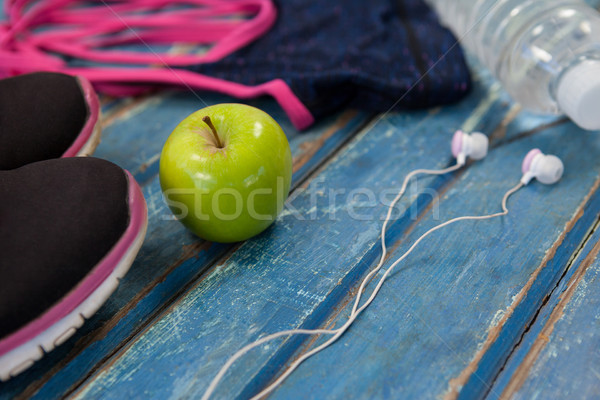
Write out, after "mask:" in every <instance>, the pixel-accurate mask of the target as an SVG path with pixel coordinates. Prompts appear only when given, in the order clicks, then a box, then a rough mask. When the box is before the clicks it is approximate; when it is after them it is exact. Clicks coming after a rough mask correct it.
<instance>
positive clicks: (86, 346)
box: [0, 93, 370, 398]
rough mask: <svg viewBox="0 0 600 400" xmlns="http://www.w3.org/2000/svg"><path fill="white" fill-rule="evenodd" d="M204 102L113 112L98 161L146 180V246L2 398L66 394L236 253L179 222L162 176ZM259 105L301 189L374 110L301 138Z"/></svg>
mask: <svg viewBox="0 0 600 400" xmlns="http://www.w3.org/2000/svg"><path fill="white" fill-rule="evenodd" d="M203 99H204V101H205V102H207V103H217V102H231V101H233V99H231V98H227V97H224V96H218V95H203ZM198 103H199V101H198V99H197V98H196V97H195V96H193V95H191V94H189V93H172V94H163V95H159V96H154V97H148V98H144V99H142V100H141V101H139V102H133V103H132V102H125V103H124V104H123V105H122V107H124V111H122V112H118V111H114V110H112V114H108V115H109V118H108V121H107V124H106V125H107V126H106V128H105V129H104V132H103V140H102V143H101V144H100V146H99V147H98V150H97V152H96V153H95V156H97V157H102V158H106V159H109V160H111V161H113V162H115V163H117V164H119V165H121V166H123V167H124V168H127V169H129V170H131V171H132V173H135V175H136V178H137V179H138V180H140V181H142V182H146V185H144V187H143V193H144V196H145V198H146V201H147V203H148V210H149V227H148V234H147V237H146V241H145V243H144V245H143V247H142V249H141V250H140V253H139V255H138V258H137V259H136V261H135V263H134V264H133V266H132V267H131V270H130V271H129V273H128V274H127V276H126V277H125V278H124V279H123V281H122V282H121V285H120V286H119V288H118V290H117V291H116V292H115V293H114V295H113V296H112V297H111V298H110V299H109V300H108V302H107V303H106V304H105V305H104V306H103V307H102V308H101V309H100V310H99V312H98V313H97V314H96V315H95V316H94V317H93V318H92V319H91V320H90V321H87V323H86V324H84V326H83V327H82V328H81V329H80V331H78V333H76V334H75V335H74V337H73V338H71V339H70V340H69V341H68V342H67V343H65V344H64V345H62V346H60V347H59V348H57V349H56V350H54V351H53V352H51V353H50V354H48V355H47V356H46V357H44V358H43V359H42V360H41V361H40V362H38V363H36V365H34V367H32V368H31V369H30V370H28V371H27V372H25V373H24V374H22V375H20V376H18V377H17V378H15V379H12V380H11V381H9V382H7V383H4V384H0V398H11V397H13V396H15V395H17V394H23V395H26V396H30V395H34V394H35V395H36V396H38V397H39V398H48V397H60V396H61V395H62V394H63V393H64V392H65V390H66V391H68V390H69V388H70V387H72V386H76V385H77V384H78V383H79V382H80V381H81V380H82V379H84V378H85V377H86V376H87V375H88V374H89V373H90V372H91V371H93V370H94V368H95V367H96V365H97V364H98V363H99V362H102V361H103V360H105V359H106V358H108V357H110V356H111V355H112V354H113V353H114V352H115V351H117V350H118V349H119V348H120V347H121V346H122V343H124V342H126V341H127V340H128V339H129V338H130V337H131V336H132V335H135V334H136V333H137V332H138V330H140V329H141V328H142V327H143V326H144V325H145V324H146V323H147V322H148V321H149V320H150V319H152V316H153V315H154V314H155V313H157V312H159V311H160V310H161V309H163V308H166V307H168V305H169V302H170V300H171V299H172V298H174V297H176V296H177V295H178V293H180V292H181V291H182V290H185V288H186V287H187V285H189V283H190V282H192V281H194V280H195V279H196V278H197V277H198V276H199V275H200V274H201V273H202V271H203V270H204V269H206V268H208V267H209V266H211V265H212V264H213V263H214V262H215V260H217V259H219V257H221V256H222V255H223V254H225V253H226V252H227V251H229V250H230V249H231V248H232V246H229V245H219V244H211V243H207V242H204V241H201V240H199V239H198V238H197V237H195V236H193V235H192V234H190V233H188V232H187V231H186V230H185V229H184V228H183V226H181V224H179V223H178V222H176V221H173V220H172V219H171V216H170V215H171V214H170V212H169V210H168V208H167V207H166V205H165V204H164V201H163V199H162V193H161V190H160V185H159V183H158V179H157V173H158V157H157V155H158V154H159V152H160V150H161V148H162V145H163V144H164V142H165V140H166V138H167V137H168V135H169V134H170V132H171V130H172V129H173V128H174V127H175V125H176V124H177V123H178V122H179V121H180V120H181V119H183V118H185V117H186V116H187V115H189V114H190V113H191V112H193V111H195V110H196V109H198V108H199V107H201V106H202V105H199V104H198ZM251 104H254V105H256V106H258V107H260V108H262V109H264V110H266V111H267V112H269V113H270V114H271V115H273V117H274V118H275V119H276V120H278V122H280V123H281V125H282V127H283V128H284V130H285V132H286V134H287V135H288V138H289V141H290V146H291V148H292V154H293V156H294V167H295V168H294V170H295V173H294V176H293V185H294V187H295V186H297V185H298V184H299V182H301V181H302V180H303V179H304V178H305V177H306V175H307V174H308V173H310V171H312V170H313V169H314V168H316V167H317V166H318V165H320V164H321V163H322V162H323V161H324V160H325V159H326V158H327V156H328V155H329V154H331V153H333V152H335V151H336V150H337V149H338V148H339V147H341V146H343V145H344V143H346V141H347V140H348V138H350V137H352V135H353V134H354V133H355V132H356V131H357V130H358V129H359V128H360V127H361V126H362V125H363V124H364V123H365V122H366V121H367V120H368V119H369V118H370V115H369V114H368V113H359V112H355V111H346V112H342V113H341V114H338V115H334V116H332V117H330V118H327V119H325V120H323V121H321V122H320V123H319V124H317V125H316V126H315V127H313V128H312V129H311V130H310V131H308V132H305V133H300V132H298V131H296V130H295V129H294V128H293V127H291V124H290V123H289V122H288V121H287V118H286V117H285V116H284V114H283V112H282V111H281V110H279V108H278V106H277V105H276V103H275V102H274V101H271V100H266V99H262V100H259V101H256V102H251Z"/></svg>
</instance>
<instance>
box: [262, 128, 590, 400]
mask: <svg viewBox="0 0 600 400" xmlns="http://www.w3.org/2000/svg"><path fill="white" fill-rule="evenodd" d="M574 131H576V129H575V128H574V127H572V126H571V125H565V126H561V127H559V128H555V129H552V130H548V131H545V132H541V133H538V134H537V135H536V136H535V137H534V138H525V139H523V140H520V141H517V142H513V143H511V144H508V145H506V146H501V147H497V148H495V149H494V150H493V151H492V152H491V153H490V155H489V156H488V159H486V161H485V162H481V163H477V164H474V165H473V166H472V167H471V168H470V169H469V171H468V172H467V173H465V174H464V175H463V176H461V177H460V178H459V180H458V182H457V183H456V184H455V185H453V186H452V188H451V189H450V190H448V191H447V192H446V193H445V194H443V195H442V202H441V204H440V209H441V210H442V211H441V213H442V216H443V217H442V220H447V219H449V218H451V217H454V216H459V215H463V214H481V213H484V212H485V211H486V210H487V211H488V212H493V211H495V210H497V209H498V208H499V201H500V198H501V196H502V193H503V192H504V191H505V190H507V189H508V188H510V187H511V186H512V185H513V184H514V183H515V182H516V181H518V179H519V174H520V171H519V161H520V158H521V157H522V156H523V154H524V153H525V152H526V151H527V149H529V148H531V147H532V146H534V145H537V146H541V147H542V148H545V149H547V150H548V151H552V152H555V153H557V154H560V156H561V157H563V159H564V160H565V163H566V165H567V166H568V168H569V166H570V168H571V169H570V171H568V172H567V175H566V176H565V179H564V180H563V181H562V182H561V184H560V185H559V186H556V187H544V186H542V185H540V184H534V185H532V186H530V187H527V188H525V189H524V190H523V191H522V192H520V193H518V194H517V195H515V196H514V198H513V199H512V201H511V203H510V208H511V210H512V211H511V214H510V215H509V216H507V217H506V218H503V219H498V220H493V221H482V222H476V223H465V224H460V225H457V226H455V227H454V228H451V229H446V230H445V231H443V232H439V234H437V235H435V236H432V237H430V238H428V239H427V242H426V243H424V244H423V245H422V246H421V247H420V248H419V249H418V250H417V251H416V252H415V253H413V255H411V256H410V259H409V260H407V262H406V263H405V264H404V267H403V268H401V269H400V270H399V271H398V272H396V273H395V274H394V277H393V279H392V280H390V281H389V282H388V283H387V287H386V288H384V290H383V291H382V294H381V295H382V298H381V299H378V300H377V301H376V302H375V303H374V304H373V305H372V309H371V310H370V312H369V313H368V314H366V315H364V317H363V318H361V319H360V320H359V321H358V322H357V324H356V326H354V327H353V328H352V329H351V331H350V332H348V333H347V334H346V335H345V336H344V337H343V338H342V339H341V340H340V342H339V343H337V344H336V345H335V346H334V347H335V348H332V349H330V351H329V352H328V353H327V354H325V353H322V354H320V355H319V356H317V357H315V358H314V359H312V360H310V361H308V362H307V363H306V365H303V366H302V367H301V368H300V369H299V371H297V373H296V374H295V375H293V376H292V377H291V378H290V379H289V382H287V384H285V385H284V386H283V387H282V388H281V389H280V390H279V391H277V392H276V394H275V396H273V397H274V398H286V396H290V395H292V394H293V393H300V392H301V393H303V395H305V396H306V397H308V398H315V399H318V398H323V397H329V398H346V397H349V398H367V397H377V398H396V397H402V398H423V397H426V398H435V397H440V396H448V397H450V398H452V397H454V396H455V394H453V392H454V390H460V389H461V387H460V383H461V382H460V381H458V380H456V378H457V377H461V376H463V375H462V374H463V371H465V370H466V371H468V374H466V375H464V376H465V378H466V379H464V381H463V382H467V383H468V384H471V382H472V381H474V380H476V381H477V382H479V383H481V384H483V386H484V389H483V391H479V392H478V391H475V390H473V389H472V388H471V389H470V390H471V391H470V393H468V394H467V393H466V392H464V391H465V390H466V389H467V388H468V387H467V386H465V387H464V388H462V389H463V392H461V393H460V394H461V397H462V396H464V397H465V398H469V397H470V398H473V397H480V396H481V395H482V394H484V393H485V385H486V384H489V383H490V382H489V381H488V374H489V376H492V377H493V376H495V375H494V374H493V373H491V374H490V372H492V371H493V369H494V368H496V369H495V373H497V372H498V370H499V369H498V365H497V364H498V363H499V364H500V366H501V364H502V356H503V353H502V352H501V351H500V350H497V349H496V348H495V347H494V346H496V344H497V343H503V342H510V341H512V340H513V337H512V336H510V335H508V334H507V333H510V334H511V335H513V334H514V335H516V337H519V336H520V334H522V332H523V330H524V329H525V328H526V327H527V324H526V322H525V321H526V320H527V318H531V317H532V316H533V315H534V314H535V312H536V308H535V306H534V303H537V302H541V301H542V300H543V298H544V297H545V293H546V292H545V291H546V290H547V289H548V287H549V286H551V285H550V284H546V279H548V280H549V277H546V276H547V275H548V276H550V274H551V273H553V274H554V275H556V274H558V277H560V274H561V272H560V271H556V270H558V268H555V269H556V270H555V271H552V269H553V268H552V267H550V268H549V266H550V264H549V263H548V264H546V260H547V259H548V258H550V259H552V257H551V256H550V257H548V256H549V254H550V253H552V252H554V251H555V252H556V255H555V259H561V258H562V261H563V262H564V261H566V260H567V259H568V257H569V254H570V253H571V252H572V251H573V250H574V248H576V247H577V245H578V244H579V243H580V241H581V239H582V238H583V237H585V233H586V232H587V230H588V229H589V226H590V224H592V223H593V222H592V221H593V219H592V220H588V221H587V227H586V228H585V229H581V230H580V234H575V233H573V234H571V235H569V234H567V236H566V237H564V235H565V233H566V232H565V226H568V225H567V224H568V223H569V221H575V220H582V218H581V215H580V211H582V207H584V205H585V204H587V203H586V195H588V193H589V191H590V187H592V186H593V185H594V184H595V183H596V179H597V177H598V173H599V172H600V163H599V162H598V160H597V158H596V157H595V156H594V155H593V152H589V153H587V155H582V154H580V153H581V152H580V149H581V148H587V147H590V148H594V149H596V148H598V147H600V137H598V136H597V134H595V133H583V132H576V133H577V134H576V135H574V134H575V132H574ZM569 135H572V136H571V137H570V140H572V141H574V142H572V143H571V144H570V145H565V143H566V142H567V140H566V138H567V137H568V136H569ZM579 171H582V172H581V173H579ZM598 200H599V199H598V196H596V199H595V201H593V202H592V203H593V207H594V211H590V212H589V213H590V214H592V215H597V213H598V211H599V210H600V201H598ZM430 214H431V213H430ZM583 220H584V219H583ZM583 220H582V221H583ZM439 222H440V221H435V218H433V216H432V215H427V216H426V217H425V218H423V219H421V220H420V223H419V225H418V226H417V227H415V229H414V231H413V232H411V233H410V235H409V236H408V237H406V239H405V240H404V241H403V242H402V243H401V244H400V245H399V246H398V248H397V249H395V251H394V255H396V256H398V255H400V254H402V253H403V251H404V250H405V249H406V248H407V247H408V246H409V245H410V244H411V243H412V242H414V240H415V239H416V238H417V237H418V236H419V235H420V234H422V233H423V232H424V231H425V230H426V229H428V228H430V227H431V226H433V225H434V224H437V223H439ZM572 232H573V231H572ZM558 245H560V246H558ZM393 258H395V257H391V259H393ZM390 263H391V260H390V261H389V262H388V265H389V264H390ZM557 265H564V263H563V264H561V263H560V262H557ZM544 266H545V268H544ZM556 279H557V277H555V281H554V282H556ZM530 284H531V286H529V287H528V285H530ZM545 284H546V285H545ZM525 305H527V306H528V307H527V308H528V309H529V311H530V313H532V314H533V315H532V314H529V315H528V316H526V315H525V314H524V313H522V314H520V313H517V312H516V311H515V312H513V311H512V310H513V309H515V308H517V307H524V306H525ZM347 311H348V310H347V309H344V312H343V313H342V316H341V317H338V318H337V319H336V320H335V322H336V324H335V325H336V326H339V325H340V324H341V321H342V320H345V318H346V317H347ZM502 325H504V328H506V327H507V326H509V325H511V328H510V329H508V328H507V329H506V331H507V332H505V329H504V328H503V326H502ZM500 329H502V330H501V331H500ZM490 341H491V342H490ZM488 342H490V343H491V346H490V347H487V348H486V346H487V343H488ZM513 344H514V342H513ZM509 348H510V346H509ZM482 350H483V351H484V354H483V357H482V358H481V359H480V360H478V363H479V368H477V367H478V365H477V363H476V364H475V365H474V368H473V369H476V372H475V374H476V375H475V374H473V373H472V371H470V368H471V367H473V360H474V359H476V357H477V354H479V352H480V351H482ZM469 378H470V379H469ZM341 381H343V382H344V384H343V385H336V384H335V382H341ZM491 397H492V398H495V397H494V396H493V395H491Z"/></svg>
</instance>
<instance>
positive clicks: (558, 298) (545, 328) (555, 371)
mask: <svg viewBox="0 0 600 400" xmlns="http://www.w3.org/2000/svg"><path fill="white" fill-rule="evenodd" d="M592 229H593V231H592V232H590V233H589V236H588V237H586V239H585V241H584V245H582V246H581V248H580V249H578V251H577V252H576V254H577V256H576V257H573V258H572V259H570V260H569V262H568V263H567V266H566V268H568V269H567V270H566V271H565V272H564V275H563V277H562V278H561V280H560V282H559V283H558V284H557V285H556V288H555V289H554V290H553V291H552V293H551V294H549V295H548V298H547V299H546V300H545V302H544V305H543V307H541V309H540V310H539V312H538V314H537V315H536V317H535V321H534V322H533V323H531V324H530V325H529V326H528V329H527V332H526V333H525V334H524V335H523V337H522V338H521V339H520V342H519V345H518V346H517V347H516V348H515V349H514V350H513V352H512V353H511V356H510V359H509V360H508V362H507V363H506V365H505V366H504V368H503V370H502V372H501V373H500V374H499V376H498V377H497V378H496V380H495V381H494V386H493V389H494V392H495V393H501V394H502V398H510V397H515V393H517V395H516V397H520V398H531V397H536V396H537V398H548V397H549V396H546V395H543V396H541V397H539V395H540V394H541V393H547V394H549V393H554V395H552V396H550V397H553V398H565V397H571V398H575V397H576V398H585V397H586V396H587V397H588V398H597V397H598V395H599V394H600V385H599V383H598V382H600V381H598V379H597V375H596V374H593V373H592V375H591V376H590V375H589V372H590V371H592V370H593V369H594V366H595V365H596V364H597V362H598V355H599V354H598V353H597V349H598V343H597V338H596V337H595V336H596V333H595V331H596V330H597V329H595V328H594V324H595V323H596V322H597V321H595V320H597V319H598V318H597V317H596V318H594V317H593V316H591V314H593V312H594V311H595V310H594V309H593V308H592V309H591V310H594V311H592V312H591V314H589V315H587V314H585V310H588V311H591V310H590V309H586V308H585V307H587V303H588V301H589V304H591V305H592V306H595V305H597V303H598V300H597V298H596V297H597V293H596V292H595V291H593V285H594V283H595V277H596V273H597V271H596V270H597V269H598V251H599V243H600V242H599V240H600V231H599V230H598V224H596V225H594V226H593V228H592ZM588 283H590V284H591V285H592V287H589V285H588ZM584 302H585V303H586V305H583V309H581V310H580V308H581V307H582V304H583V303H584ZM594 321H595V322H594ZM559 327H560V328H559ZM551 338H552V339H551ZM582 338H585V339H586V340H585V342H584V340H583V339H582ZM573 341H575V342H576V343H573ZM570 343H571V344H572V346H571V344H570ZM571 347H573V348H574V349H575V350H574V352H573V353H570V352H569V351H570V349H571ZM577 351H581V352H580V353H579V354H577V353H576V352H577ZM559 352H561V353H567V354H564V355H563V356H564V357H565V360H559V359H558V356H557V354H558V353H559ZM582 354H584V355H585V356H581V355H582ZM590 378H592V379H590ZM543 380H546V382H545V383H544V384H543V385H542V384H541V382H542V381H543ZM568 391H570V392H571V395H569V396H563V395H561V394H560V393H561V392H563V393H566V392H568ZM592 394H595V396H591V397H590V395H592Z"/></svg>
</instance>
